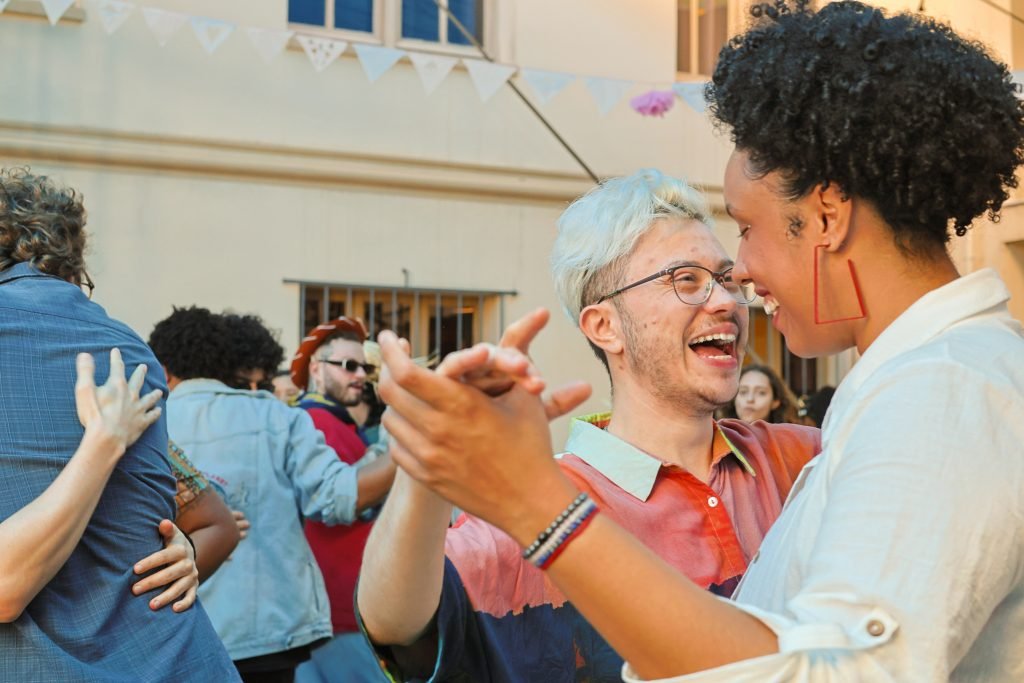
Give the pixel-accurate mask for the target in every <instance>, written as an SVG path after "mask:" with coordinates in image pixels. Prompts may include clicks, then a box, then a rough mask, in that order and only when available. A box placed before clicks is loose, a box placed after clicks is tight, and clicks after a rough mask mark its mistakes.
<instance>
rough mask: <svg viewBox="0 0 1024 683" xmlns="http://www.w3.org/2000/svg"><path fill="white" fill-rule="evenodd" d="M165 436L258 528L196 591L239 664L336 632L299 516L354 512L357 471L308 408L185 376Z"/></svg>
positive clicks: (341, 518) (346, 516) (340, 516)
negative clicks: (334, 447)
mask: <svg viewBox="0 0 1024 683" xmlns="http://www.w3.org/2000/svg"><path fill="white" fill-rule="evenodd" d="M167 427H168V433H169V434H170V436H171V438H172V439H174V440H175V441H176V442H177V443H178V445H179V446H181V448H182V449H183V450H184V451H185V453H186V454H187V455H188V457H189V458H190V459H191V460H192V462H193V463H194V464H195V466H196V467H197V468H199V469H200V470H201V471H202V472H203V473H204V474H205V475H206V477H207V478H208V479H209V480H210V483H211V485H213V487H214V488H216V489H218V490H219V491H220V493H221V495H223V497H224V500H225V502H226V503H227V504H228V507H230V508H231V509H233V510H241V511H242V512H243V513H245V516H246V517H248V518H249V521H250V523H251V524H252V528H251V529H250V530H249V535H248V537H247V538H245V539H244V540H243V541H241V542H240V543H239V544H238V547H237V548H236V549H235V551H234V553H233V554H232V556H231V558H230V559H228V561H227V562H225V563H224V564H223V565H222V566H221V567H220V569H219V570H217V571H216V572H215V573H214V574H213V576H211V577H210V578H209V579H207V580H206V582H205V583H204V584H203V585H202V586H200V588H199V596H200V599H201V600H202V603H203V606H204V607H205V608H206V611H207V612H208V613H209V615H210V619H211V621H213V625H214V627H215V628H216V629H217V634H218V635H219V636H220V637H221V639H222V640H223V641H224V645H225V647H226V648H227V650H228V653H229V654H230V655H231V658H232V659H234V660H239V659H246V658H249V657H256V656H259V655H265V654H272V653H275V652H283V651H285V650H289V649H292V648H295V647H299V646H301V645H305V644H307V643H311V642H314V641H316V640H320V639H321V638H329V637H330V636H331V633H332V630H331V618H330V608H329V605H328V602H327V593H326V590H325V588H324V580H323V577H322V576H321V574H320V570H319V568H318V567H317V564H316V561H315V560H314V558H313V553H312V552H311V551H310V549H309V545H308V544H307V543H306V537H305V535H304V534H303V532H302V522H303V519H304V518H305V519H312V520H316V521H320V522H324V523H325V524H347V523H350V522H352V520H353V519H354V518H355V509H356V498H357V495H358V491H357V481H356V468H354V467H352V466H350V465H346V464H345V463H343V462H342V461H341V460H339V459H338V456H337V455H336V454H335V453H334V451H333V450H331V449H330V448H329V447H328V446H327V445H326V444H325V443H324V439H323V435H322V434H321V433H320V432H319V431H317V429H316V428H315V427H314V426H313V421H312V420H311V419H310V417H309V415H307V414H306V412H305V411H303V410H298V409H296V408H290V407H288V406H287V405H285V404H284V403H282V402H281V401H279V400H277V399H276V398H274V396H273V394H270V393H268V392H266V391H243V390H238V389H231V388H229V387H227V386H226V385H224V384H222V383H221V382H218V381H215V380H208V379H193V380H186V381H184V382H182V383H181V384H179V385H178V386H177V387H176V388H175V389H174V391H173V392H171V396H170V398H169V399H168V400H167Z"/></svg>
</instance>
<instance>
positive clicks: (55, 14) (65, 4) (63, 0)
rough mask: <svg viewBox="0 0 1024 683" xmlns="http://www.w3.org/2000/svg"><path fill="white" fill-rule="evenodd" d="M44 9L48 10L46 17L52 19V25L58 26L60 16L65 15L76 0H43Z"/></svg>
mask: <svg viewBox="0 0 1024 683" xmlns="http://www.w3.org/2000/svg"><path fill="white" fill-rule="evenodd" d="M42 2H43V10H45V11H46V18H47V19H49V20H50V25H51V26H56V25H57V22H58V21H60V18H61V17H63V16H64V13H65V12H67V11H68V10H69V9H70V8H71V6H72V5H73V4H75V0H42Z"/></svg>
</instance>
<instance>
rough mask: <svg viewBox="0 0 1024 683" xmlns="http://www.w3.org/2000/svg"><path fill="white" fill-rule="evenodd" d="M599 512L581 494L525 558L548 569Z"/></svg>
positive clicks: (535, 543) (530, 549)
mask: <svg viewBox="0 0 1024 683" xmlns="http://www.w3.org/2000/svg"><path fill="white" fill-rule="evenodd" d="M597 512H598V507H597V504H596V503H595V502H594V501H592V500H590V498H589V497H588V496H587V495H586V494H581V496H580V497H578V498H577V499H576V500H574V501H573V503H572V504H571V505H570V506H569V507H568V508H566V509H565V511H564V512H563V513H562V514H561V515H559V516H558V518H557V519H556V521H555V522H554V523H552V525H551V526H549V527H548V530H550V533H548V530H545V533H544V534H542V536H545V538H544V539H543V540H541V539H540V538H539V537H538V541H539V543H538V542H537V541H535V542H534V543H533V544H532V545H531V546H530V547H529V548H527V552H524V553H523V557H524V558H526V560H528V561H529V562H530V563H531V564H533V565H534V566H536V567H538V568H540V569H547V567H548V566H550V565H551V563H552V562H554V561H555V558H557V557H558V556H559V555H560V554H561V553H562V551H563V550H565V548H566V546H567V545H568V544H569V542H570V541H572V540H573V539H574V538H576V536H578V535H579V534H580V533H582V532H583V530H584V529H585V528H586V527H587V525H588V524H590V522H591V520H592V519H593V518H594V515H595V514H596V513H597Z"/></svg>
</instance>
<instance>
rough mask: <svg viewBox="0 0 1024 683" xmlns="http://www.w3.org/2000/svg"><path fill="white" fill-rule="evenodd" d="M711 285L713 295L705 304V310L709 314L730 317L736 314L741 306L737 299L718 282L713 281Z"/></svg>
mask: <svg viewBox="0 0 1024 683" xmlns="http://www.w3.org/2000/svg"><path fill="white" fill-rule="evenodd" d="M711 283H712V284H711V295H710V296H709V297H708V300H707V301H705V302H704V309H705V310H706V311H707V312H708V313H725V314H729V315H731V314H733V313H735V312H736V308H737V307H738V306H739V302H738V301H736V297H734V296H733V295H732V294H730V293H729V292H728V291H726V289H725V287H723V286H722V285H721V284H720V283H719V282H718V281H717V280H712V281H711Z"/></svg>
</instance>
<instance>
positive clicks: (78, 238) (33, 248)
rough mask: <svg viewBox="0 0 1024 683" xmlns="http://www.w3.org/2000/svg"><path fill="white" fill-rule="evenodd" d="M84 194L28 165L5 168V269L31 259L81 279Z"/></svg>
mask: <svg viewBox="0 0 1024 683" xmlns="http://www.w3.org/2000/svg"><path fill="white" fill-rule="evenodd" d="M85 219H86V216H85V207H84V206H83V205H82V195H81V194H80V193H78V192H75V190H73V189H71V188H69V187H63V186H61V185H58V184H57V183H55V182H54V181H53V180H51V179H50V178H48V177H46V176H42V175H34V174H33V173H32V171H31V170H29V169H28V168H8V169H4V170H2V171H0V270H7V269H8V268H10V267H11V266H13V265H15V264H18V263H25V262H27V263H31V264H32V265H33V266H35V267H36V268H37V269H39V270H40V271H41V272H43V273H47V274H49V275H55V276H56V277H59V278H60V279H62V280H67V281H68V282H72V283H74V284H76V285H80V284H83V283H86V282H89V276H88V275H87V274H86V272H85V256H84V254H85V238H86V233H85Z"/></svg>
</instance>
